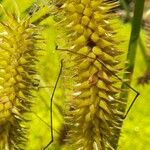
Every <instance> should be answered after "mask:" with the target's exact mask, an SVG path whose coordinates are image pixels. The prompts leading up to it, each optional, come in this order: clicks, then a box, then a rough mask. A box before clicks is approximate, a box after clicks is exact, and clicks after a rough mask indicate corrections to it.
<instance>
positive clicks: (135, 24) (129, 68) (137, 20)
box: [113, 0, 145, 149]
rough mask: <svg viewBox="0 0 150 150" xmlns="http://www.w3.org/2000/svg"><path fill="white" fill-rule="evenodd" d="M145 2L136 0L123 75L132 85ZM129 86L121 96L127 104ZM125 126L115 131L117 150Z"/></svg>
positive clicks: (122, 110)
mask: <svg viewBox="0 0 150 150" xmlns="http://www.w3.org/2000/svg"><path fill="white" fill-rule="evenodd" d="M144 2H145V0H135V8H134V17H133V20H132V30H131V35H130V41H129V47H128V54H127V59H126V60H127V62H128V63H127V64H126V65H125V68H126V69H125V73H124V75H123V79H128V81H127V82H126V83H127V84H129V85H130V83H131V81H132V75H133V71H134V65H135V56H136V49H137V44H138V39H139V34H140V29H141V21H142V15H143V9H144ZM127 84H125V83H123V84H122V86H121V87H122V89H125V92H123V93H121V94H120V99H123V100H124V102H127V99H128V94H129V91H128V86H127ZM118 110H119V111H121V112H123V113H125V111H126V105H121V106H120V105H119V106H118ZM122 124H123V120H122V121H121V122H120V129H119V130H118V129H116V131H115V134H116V136H115V138H114V139H113V143H114V148H115V149H117V146H118V141H119V137H120V132H121V127H122Z"/></svg>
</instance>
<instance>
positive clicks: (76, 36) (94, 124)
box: [59, 0, 126, 150]
mask: <svg viewBox="0 0 150 150" xmlns="http://www.w3.org/2000/svg"><path fill="white" fill-rule="evenodd" d="M117 6H118V3H117V2H116V1H113V0H111V1H110V0H66V2H65V3H64V5H63V6H62V9H63V13H64V17H65V18H63V21H62V22H60V25H61V26H63V27H64V25H65V27H66V29H65V31H66V32H67V35H68V36H67V37H68V39H67V40H68V43H67V47H69V48H68V55H69V56H70V57H71V59H70V60H67V61H66V64H73V66H72V67H71V68H70V69H72V68H73V74H74V75H73V80H74V82H75V85H74V87H73V94H72V98H71V99H70V100H69V102H68V103H69V110H68V112H66V114H67V116H66V123H67V124H68V125H69V129H70V131H69V133H68V141H69V142H70V143H71V145H72V147H73V149H74V150H75V149H78V150H79V149H80V150H105V149H114V148H113V144H112V143H111V141H112V139H111V137H114V138H115V135H114V130H115V131H116V129H117V130H120V128H119V124H120V123H121V122H122V120H123V115H124V114H123V113H122V112H120V111H119V110H117V108H118V105H124V104H126V103H124V102H121V100H120V99H119V98H117V97H118V95H119V93H120V92H122V90H121V89H120V88H119V86H118V82H119V79H117V78H115V77H114V74H116V73H117V72H118V71H119V70H118V66H117V65H118V64H119V62H118V61H117V56H118V55H120V53H121V52H120V51H119V49H118V46H117V45H118V44H119V42H120V40H117V41H116V38H114V37H115V33H116V30H115V29H114V27H113V23H112V22H113V18H114V16H115V13H114V12H115V8H116V7H117ZM63 38H64V37H63ZM67 40H66V41H67ZM59 47H61V45H59ZM79 54H81V55H79ZM82 54H83V55H82ZM68 62H69V63H68ZM106 67H107V68H106ZM116 83H117V84H116ZM110 139H111V140H110Z"/></svg>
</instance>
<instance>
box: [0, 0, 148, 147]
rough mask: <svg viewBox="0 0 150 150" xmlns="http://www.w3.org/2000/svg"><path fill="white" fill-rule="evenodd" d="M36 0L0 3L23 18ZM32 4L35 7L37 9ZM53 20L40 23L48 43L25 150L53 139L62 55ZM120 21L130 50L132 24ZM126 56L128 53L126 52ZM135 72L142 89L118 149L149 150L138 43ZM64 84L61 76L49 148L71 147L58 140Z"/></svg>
mask: <svg viewBox="0 0 150 150" xmlns="http://www.w3.org/2000/svg"><path fill="white" fill-rule="evenodd" d="M34 2H35V0H0V3H1V4H2V5H3V6H4V7H5V8H6V9H7V11H8V12H14V11H15V12H16V13H17V14H18V15H19V14H20V15H21V17H23V16H25V15H26V13H28V12H29V9H30V10H31V6H35V7H36V5H33V3H34ZM46 2H47V1H46V0H39V3H41V5H42V4H46ZM35 7H33V10H34V9H35ZM46 11H47V9H46V10H45V9H43V10H41V11H39V12H38V13H35V14H33V17H32V18H33V20H34V19H36V18H39V17H40V16H41V15H42V14H43V13H45V12H46ZM0 16H1V19H3V17H4V16H3V11H2V10H0ZM54 23H55V22H54V20H53V19H52V17H49V18H47V19H46V20H44V21H42V22H41V25H42V26H44V29H43V32H42V34H43V36H44V38H45V43H46V44H45V45H44V44H43V43H41V44H43V48H44V50H45V51H44V52H42V55H41V56H40V61H39V63H38V65H37V69H38V71H39V76H38V78H39V79H40V85H39V86H40V87H44V88H39V90H37V92H34V95H35V97H36V98H35V100H34V101H35V104H34V106H33V109H32V110H33V113H31V115H30V116H29V118H30V119H31V120H32V121H31V123H30V124H29V127H30V130H29V141H28V143H27V147H26V150H42V149H43V148H44V146H46V144H47V143H48V142H49V140H50V97H51V94H52V92H53V88H54V85H55V81H56V79H57V76H58V73H59V69H60V58H59V55H58V53H57V52H56V50H55V47H56V35H57V30H56V29H55V27H54ZM118 23H119V24H120V26H121V27H120V29H119V34H120V36H121V37H123V40H124V41H125V42H124V43H123V44H122V45H121V49H123V51H124V52H125V53H126V52H127V49H128V42H129V37H130V29H131V27H130V24H129V23H126V24H125V23H122V22H121V21H118ZM141 37H142V41H143V42H144V43H145V33H144V31H143V30H142V32H141ZM124 57H125V55H124ZM135 64H136V65H135V71H134V74H133V82H132V86H133V87H134V88H135V89H136V90H137V91H139V92H140V96H139V97H138V99H137V101H136V103H135V104H134V106H133V107H132V109H131V111H130V113H129V115H128V116H127V118H126V119H125V121H124V125H123V130H122V134H121V137H120V142H119V147H118V150H149V149H150V138H149V137H150V110H149V108H150V106H149V100H150V95H149V92H150V86H149V85H148V84H147V85H144V86H143V85H137V78H138V77H139V76H141V75H143V74H144V71H145V69H146V64H145V62H144V60H143V57H142V54H141V50H140V47H139V46H138V51H137V55H136V63H135ZM64 88H65V85H64V84H63V77H62V76H61V77H60V82H59V85H58V87H57V90H56V93H55V97H54V99H53V106H54V107H53V124H54V127H53V130H54V142H53V144H52V145H51V147H50V148H49V149H51V150H61V149H65V150H68V148H61V147H60V146H59V144H58V143H57V139H58V137H59V134H60V130H59V129H60V128H61V127H62V123H63V117H62V114H63V113H64V108H65V105H64V102H65V95H66V93H65V92H64ZM130 93H131V94H130V97H129V100H128V103H129V104H130V103H131V101H132V99H133V97H134V92H133V91H131V90H130Z"/></svg>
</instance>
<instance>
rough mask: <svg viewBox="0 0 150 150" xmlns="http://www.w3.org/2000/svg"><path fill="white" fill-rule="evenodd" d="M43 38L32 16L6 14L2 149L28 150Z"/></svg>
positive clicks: (2, 27) (1, 31)
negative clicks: (26, 149)
mask: <svg viewBox="0 0 150 150" xmlns="http://www.w3.org/2000/svg"><path fill="white" fill-rule="evenodd" d="M39 39H40V34H39V28H38V27H36V26H34V25H33V24H31V23H30V17H25V18H23V19H20V18H19V17H17V16H16V15H14V14H8V13H7V12H6V14H5V19H3V21H1V22H0V150H14V149H18V150H21V149H25V143H26V141H27V137H26V132H27V126H26V123H27V122H28V120H29V119H28V118H26V117H25V116H26V115H25V114H26V112H30V108H31V105H32V103H33V95H32V94H33V93H32V91H33V90H34V89H35V87H34V80H35V78H36V77H35V76H36V74H37V70H36V62H37V61H38V52H39V50H40V47H39Z"/></svg>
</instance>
